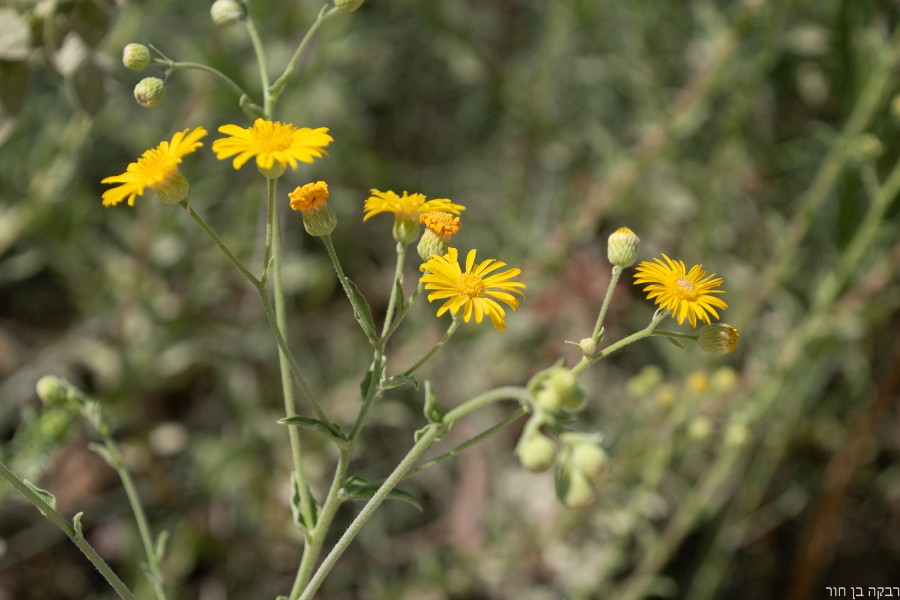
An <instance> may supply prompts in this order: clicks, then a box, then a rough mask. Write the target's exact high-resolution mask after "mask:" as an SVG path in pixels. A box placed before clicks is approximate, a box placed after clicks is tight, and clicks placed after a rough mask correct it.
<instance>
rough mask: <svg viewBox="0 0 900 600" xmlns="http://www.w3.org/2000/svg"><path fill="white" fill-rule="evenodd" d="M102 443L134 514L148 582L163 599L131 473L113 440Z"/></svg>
mask: <svg viewBox="0 0 900 600" xmlns="http://www.w3.org/2000/svg"><path fill="white" fill-rule="evenodd" d="M103 444H104V446H105V447H106V451H107V452H108V453H109V456H110V457H111V458H112V459H113V463H114V468H115V470H116V473H118V474H119V479H121V480H122V487H124V488H125V494H126V495H127V496H128V503H129V504H130V505H131V512H132V513H133V514H134V520H135V521H136V522H137V528H138V533H139V534H140V536H141V542H142V543H143V545H144V553H145V554H146V555H147V566H148V568H149V569H150V583H151V584H153V589H154V591H155V592H156V597H157V598H159V599H160V600H165V598H166V592H165V588H164V587H163V577H162V573H161V572H160V570H159V557H158V556H156V549H155V548H154V540H153V536H152V534H151V533H150V527H149V526H148V525H147V516H146V514H145V513H144V507H143V505H142V504H141V499H140V497H139V496H138V493H137V488H136V487H135V485H134V481H133V480H132V479H131V474H130V473H129V472H128V469H127V468H126V467H125V461H124V460H123V459H122V454H121V453H120V452H119V448H118V447H117V446H116V444H115V442H113V440H112V439H111V438H109V437H106V436H104V438H103Z"/></svg>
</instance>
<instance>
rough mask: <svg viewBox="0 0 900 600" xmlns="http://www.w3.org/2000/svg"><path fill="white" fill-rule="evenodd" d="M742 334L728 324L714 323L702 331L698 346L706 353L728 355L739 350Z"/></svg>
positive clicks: (698, 338)
mask: <svg viewBox="0 0 900 600" xmlns="http://www.w3.org/2000/svg"><path fill="white" fill-rule="evenodd" d="M740 339H741V334H740V332H739V331H738V330H737V329H735V328H734V327H732V326H731V325H728V324H726V323H713V324H712V325H706V326H705V327H703V329H701V330H700V334H699V336H698V337H697V344H698V345H699V346H700V349H701V350H703V351H704V352H709V353H711V354H728V353H729V352H732V351H733V350H734V349H735V348H737V345H738V341H739V340H740Z"/></svg>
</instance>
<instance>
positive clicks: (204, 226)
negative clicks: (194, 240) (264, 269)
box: [180, 200, 262, 288]
mask: <svg viewBox="0 0 900 600" xmlns="http://www.w3.org/2000/svg"><path fill="white" fill-rule="evenodd" d="M180 204H181V207H182V208H183V209H184V210H186V211H187V213H188V214H189V215H190V216H191V218H192V219H194V221H196V222H197V224H198V225H200V228H201V229H202V230H203V231H204V233H206V235H207V236H208V237H209V239H211V240H212V241H213V242H214V243H215V244H216V246H218V247H219V250H221V251H222V254H224V255H225V257H226V258H228V260H229V261H231V264H233V265H234V266H235V268H237V270H238V271H240V272H241V275H243V276H244V277H245V278H246V279H247V281H249V282H250V283H252V284H253V287H256V288H259V287H260V285H262V282H260V280H259V279H257V278H256V276H255V275H253V273H251V272H250V271H249V270H248V269H247V267H245V266H244V263H242V262H241V261H240V260H239V259H238V258H237V257H236V256H235V255H234V253H232V252H231V250H229V249H228V246H226V245H225V242H223V241H222V240H221V238H219V236H218V234H217V233H216V232H215V231H213V229H212V227H210V226H209V225H208V224H207V223H206V221H205V220H204V219H203V217H201V216H200V215H199V214H197V211H195V210H194V208H193V207H192V206H191V205H190V204H188V203H187V200H185V201H183V202H181V203H180Z"/></svg>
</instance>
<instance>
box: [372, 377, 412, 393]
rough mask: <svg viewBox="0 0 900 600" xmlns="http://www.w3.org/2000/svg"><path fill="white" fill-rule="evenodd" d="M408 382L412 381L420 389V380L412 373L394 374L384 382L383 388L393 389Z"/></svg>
mask: <svg viewBox="0 0 900 600" xmlns="http://www.w3.org/2000/svg"><path fill="white" fill-rule="evenodd" d="M407 383H411V384H412V386H413V387H414V388H416V391H419V380H418V379H416V378H415V377H413V376H412V375H393V376H391V377H389V378H387V379H385V380H384V381H383V382H382V384H381V389H383V390H392V389H394V388H396V387H400V386H401V385H406V384H407Z"/></svg>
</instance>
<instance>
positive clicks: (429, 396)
mask: <svg viewBox="0 0 900 600" xmlns="http://www.w3.org/2000/svg"><path fill="white" fill-rule="evenodd" d="M423 412H424V413H425V419H427V420H428V422H429V423H442V422H443V420H444V409H443V408H441V407H440V406H439V405H438V403H437V397H436V396H435V395H434V392H433V391H431V382H430V381H428V380H425V407H424V410H423ZM416 441H418V438H417V440H416Z"/></svg>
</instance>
